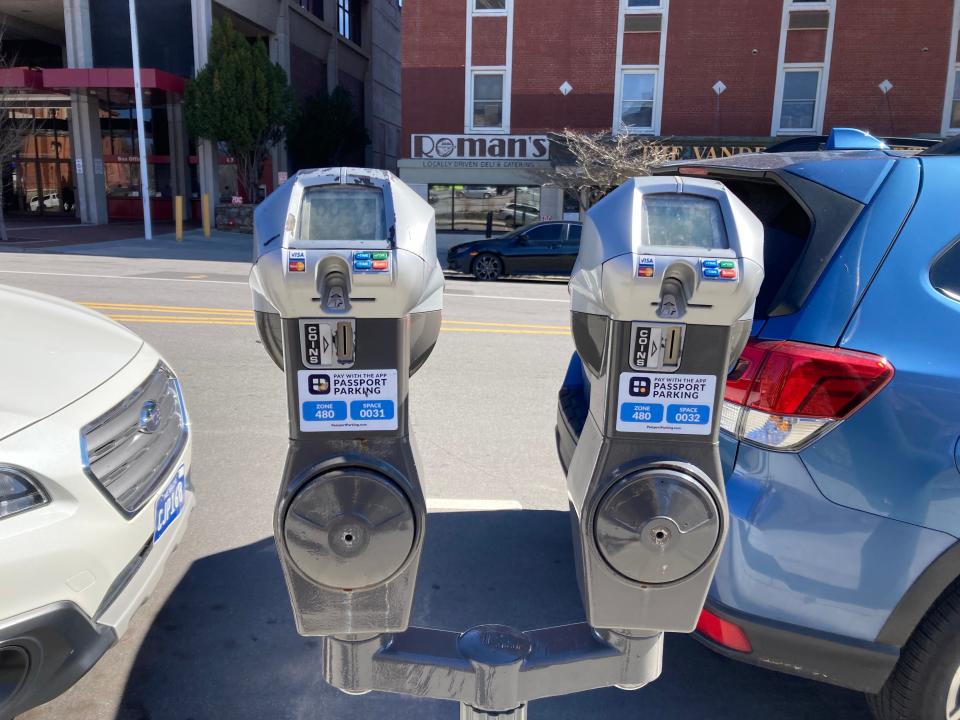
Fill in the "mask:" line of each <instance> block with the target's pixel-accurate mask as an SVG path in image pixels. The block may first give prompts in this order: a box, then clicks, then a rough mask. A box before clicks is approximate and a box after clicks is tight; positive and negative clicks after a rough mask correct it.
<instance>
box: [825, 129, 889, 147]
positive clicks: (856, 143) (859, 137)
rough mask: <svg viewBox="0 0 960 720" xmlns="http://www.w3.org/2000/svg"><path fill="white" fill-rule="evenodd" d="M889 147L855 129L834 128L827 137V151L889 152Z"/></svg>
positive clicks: (868, 134)
mask: <svg viewBox="0 0 960 720" xmlns="http://www.w3.org/2000/svg"><path fill="white" fill-rule="evenodd" d="M889 149H890V146H889V145H887V144H886V143H885V142H883V141H882V140H877V138H875V137H874V136H873V135H871V134H870V133H868V132H864V131H863V130H857V129H856V128H834V129H833V130H831V131H830V135H829V136H827V150H889Z"/></svg>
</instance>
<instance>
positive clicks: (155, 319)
mask: <svg viewBox="0 0 960 720" xmlns="http://www.w3.org/2000/svg"><path fill="white" fill-rule="evenodd" d="M107 317H109V318H111V319H112V320H116V321H117V322H123V323H153V324H170V325H225V326H229V325H233V326H237V325H242V326H245V327H252V326H253V325H254V323H253V321H250V320H239V319H237V320H233V319H230V318H203V317H178V316H176V315H123V314H107ZM440 329H441V330H442V331H443V332H459V333H492V334H500V335H557V336H567V335H569V334H570V333H568V332H566V331H563V332H557V331H549V330H518V329H512V328H496V327H491V328H465V327H441V328H440Z"/></svg>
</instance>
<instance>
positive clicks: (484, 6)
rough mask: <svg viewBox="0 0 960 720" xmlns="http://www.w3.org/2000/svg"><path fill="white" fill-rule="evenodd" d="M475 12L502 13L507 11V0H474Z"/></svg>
mask: <svg viewBox="0 0 960 720" xmlns="http://www.w3.org/2000/svg"><path fill="white" fill-rule="evenodd" d="M473 12H475V13H489V14H491V15H502V14H504V13H506V12H507V0H473Z"/></svg>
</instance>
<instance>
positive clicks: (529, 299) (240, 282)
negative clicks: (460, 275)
mask: <svg viewBox="0 0 960 720" xmlns="http://www.w3.org/2000/svg"><path fill="white" fill-rule="evenodd" d="M0 273H3V274H7V275H48V276H52V277H80V278H96V279H98V280H154V281H156V282H191V283H213V284H214V285H246V284H247V281H246V280H198V279H192V278H161V277H145V276H142V275H93V274H88V273H60V272H41V271H39V270H0ZM444 297H447V298H475V299H479V300H519V301H527V302H555V303H568V302H570V301H569V300H567V299H565V298H564V299H557V298H538V297H520V296H516V295H462V294H460V293H444Z"/></svg>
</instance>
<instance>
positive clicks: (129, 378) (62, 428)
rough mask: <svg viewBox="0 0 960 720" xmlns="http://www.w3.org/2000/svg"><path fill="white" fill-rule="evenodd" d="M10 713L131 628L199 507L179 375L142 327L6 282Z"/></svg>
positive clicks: (2, 675)
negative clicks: (146, 337) (137, 329)
mask: <svg viewBox="0 0 960 720" xmlns="http://www.w3.org/2000/svg"><path fill="white" fill-rule="evenodd" d="M0 338H3V351H2V352H0V718H3V719H4V720H5V719H6V718H8V717H11V716H13V715H16V714H17V713H20V712H24V711H25V710H27V709H29V708H31V707H34V706H36V705H39V704H40V703H43V702H46V701H48V700H50V699H52V698H53V697H55V696H56V695H59V694H60V693H62V692H63V691H64V690H66V689H67V688H69V687H70V686H71V685H73V684H74V683H75V682H76V681H77V680H78V679H79V678H80V677H82V676H83V674H84V673H86V672H87V671H88V670H89V669H90V668H91V667H93V665H94V664H96V662H97V661H98V660H99V659H100V657H101V656H102V655H103V654H104V653H105V652H106V651H107V650H108V649H109V648H110V647H111V646H112V645H113V644H114V643H115V642H116V641H117V639H118V638H119V637H120V636H121V635H123V633H124V632H125V631H126V629H127V627H128V625H129V623H130V618H131V617H132V616H133V614H134V613H135V612H136V610H137V609H138V608H139V607H140V606H141V605H142V604H143V602H144V600H145V599H146V598H147V597H148V596H149V595H150V593H151V592H152V591H153V589H154V587H155V586H156V585H157V582H158V580H159V579H160V576H161V574H162V572H163V568H164V565H165V564H166V562H167V559H168V558H169V557H170V554H171V553H172V552H173V550H174V549H175V548H176V546H177V545H178V544H179V543H180V541H181V539H182V538H183V535H184V531H185V530H186V527H187V520H188V518H189V515H190V513H191V510H192V509H193V506H194V495H193V490H192V488H191V485H190V480H189V478H190V445H191V441H190V432H189V424H188V422H187V414H186V409H185V407H184V404H183V397H182V395H181V392H180V384H179V382H178V381H177V378H176V377H175V376H174V374H173V372H172V371H171V370H170V367H169V365H167V364H166V363H165V362H164V360H163V358H161V357H160V355H159V354H157V352H156V350H154V349H153V348H152V347H150V346H149V345H147V344H146V343H145V342H143V340H141V339H140V338H139V337H138V336H137V335H135V334H134V333H133V332H131V331H129V330H127V329H125V328H123V327H121V326H120V325H118V324H116V323H114V322H112V321H111V320H108V319H106V318H104V317H103V316H102V315H99V314H97V313H95V312H93V311H91V310H87V309H85V308H82V307H80V306H78V305H74V304H73V303H69V302H67V301H65V300H58V299H56V298H52V297H49V296H46V295H40V294H38V293H34V292H29V291H26V290H20V289H15V288H11V287H7V286H2V285H0Z"/></svg>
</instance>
